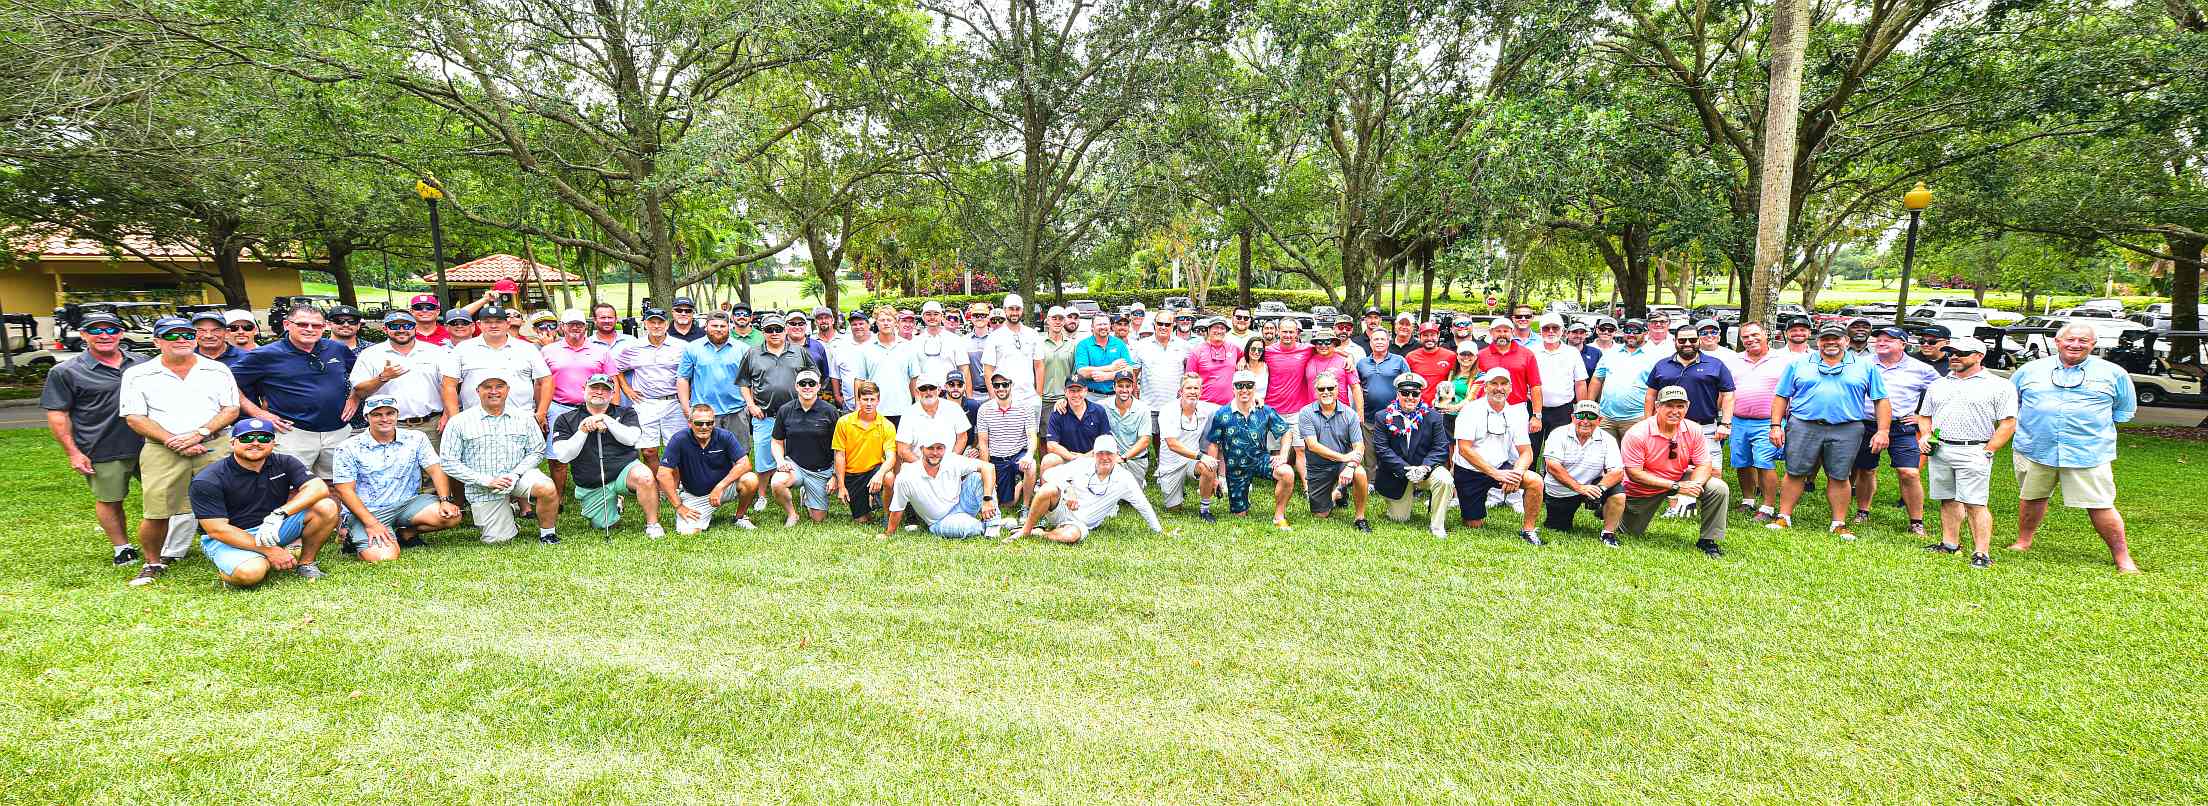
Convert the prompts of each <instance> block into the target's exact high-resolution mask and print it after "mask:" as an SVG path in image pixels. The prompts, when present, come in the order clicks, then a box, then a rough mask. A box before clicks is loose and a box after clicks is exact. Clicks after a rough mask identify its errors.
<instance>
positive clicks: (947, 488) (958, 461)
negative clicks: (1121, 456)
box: [882, 429, 1093, 538]
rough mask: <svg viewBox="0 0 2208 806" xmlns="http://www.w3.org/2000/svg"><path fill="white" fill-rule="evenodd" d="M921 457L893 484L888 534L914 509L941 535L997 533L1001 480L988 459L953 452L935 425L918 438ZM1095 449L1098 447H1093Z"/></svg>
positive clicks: (884, 533)
mask: <svg viewBox="0 0 2208 806" xmlns="http://www.w3.org/2000/svg"><path fill="white" fill-rule="evenodd" d="M913 447H915V448H918V449H919V452H920V459H919V461H917V462H914V463H912V464H909V465H905V466H904V467H902V468H899V469H898V471H897V481H896V482H895V483H893V484H892V485H891V486H890V495H889V523H888V525H887V526H886V527H885V528H883V530H882V537H884V538H887V537H889V536H890V535H894V534H896V533H897V528H898V527H899V526H902V525H904V522H905V509H906V508H907V507H910V508H911V509H912V511H913V513H914V514H916V515H917V516H919V518H920V520H922V521H926V522H927V524H928V532H929V533H930V534H933V535H935V536H937V537H952V538H965V537H973V536H975V535H979V534H982V533H983V532H984V531H986V532H987V533H988V535H989V536H990V537H996V536H997V529H998V526H997V496H996V486H997V478H996V473H995V471H994V469H993V468H992V467H991V466H990V464H989V463H988V462H984V461H982V460H980V459H975V458H973V457H971V456H965V455H962V454H956V453H952V452H951V446H950V440H949V439H947V438H946V437H945V435H944V434H943V433H941V432H940V431H939V430H935V429H930V430H929V431H928V432H927V433H925V434H922V435H921V436H920V437H918V438H917V440H916V442H915V444H914V445H913ZM1092 447H1093V446H1092Z"/></svg>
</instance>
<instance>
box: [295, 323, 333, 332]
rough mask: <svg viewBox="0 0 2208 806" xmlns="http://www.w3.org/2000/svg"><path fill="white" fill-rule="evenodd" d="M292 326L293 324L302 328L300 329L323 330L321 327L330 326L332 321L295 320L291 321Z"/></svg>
mask: <svg viewBox="0 0 2208 806" xmlns="http://www.w3.org/2000/svg"><path fill="white" fill-rule="evenodd" d="M291 326H292V327H295V328H298V329H300V330H321V329H323V328H326V327H329V326H330V323H328V322H293V323H291Z"/></svg>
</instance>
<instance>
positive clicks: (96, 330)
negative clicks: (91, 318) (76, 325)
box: [84, 325, 123, 336]
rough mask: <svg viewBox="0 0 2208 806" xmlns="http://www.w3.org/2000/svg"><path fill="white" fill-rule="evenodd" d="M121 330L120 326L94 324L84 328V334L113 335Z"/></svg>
mask: <svg viewBox="0 0 2208 806" xmlns="http://www.w3.org/2000/svg"><path fill="white" fill-rule="evenodd" d="M121 332H123V329H122V328H119V327H110V326H107V325H96V326H93V327H88V328H85V329H84V335H87V336H113V335H115V334H117V333H121Z"/></svg>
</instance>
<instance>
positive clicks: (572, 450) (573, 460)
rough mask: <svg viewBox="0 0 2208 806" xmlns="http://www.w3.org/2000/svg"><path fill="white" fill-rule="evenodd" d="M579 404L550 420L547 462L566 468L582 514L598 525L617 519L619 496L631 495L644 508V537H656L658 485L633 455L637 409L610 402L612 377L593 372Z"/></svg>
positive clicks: (638, 434) (662, 532) (638, 432)
mask: <svg viewBox="0 0 2208 806" xmlns="http://www.w3.org/2000/svg"><path fill="white" fill-rule="evenodd" d="M584 390H585V395H586V396H585V398H584V401H583V405H582V406H579V407H577V408H573V409H569V410H568V411H566V412H564V413H562V414H561V415H560V416H559V417H558V418H555V419H554V420H553V421H552V438H551V440H550V441H551V443H552V448H551V450H550V451H549V453H551V455H552V460H553V461H555V462H561V463H564V464H566V465H568V466H569V468H570V472H571V473H573V475H574V478H575V498H576V501H577V503H578V504H579V505H580V506H581V507H582V510H583V517H584V518H587V519H589V520H590V525H591V526H594V527H597V528H599V529H611V528H613V525H614V524H616V523H620V522H621V494H622V493H624V492H626V493H630V494H633V495H635V496H636V502H637V504H639V505H640V506H641V507H642V509H643V510H644V536H645V537H650V538H660V537H665V536H667V531H666V529H664V528H661V527H660V525H659V486H658V482H657V480H656V479H654V477H653V476H654V474H653V470H652V468H650V467H646V466H645V464H644V462H643V459H642V458H641V457H640V456H639V455H638V453H637V447H638V446H639V445H644V444H649V443H646V442H644V440H643V435H644V429H643V428H642V426H641V421H640V420H638V419H637V414H636V410H635V409H632V408H629V407H627V406H623V405H621V404H619V403H616V402H614V401H615V398H617V397H619V395H620V392H619V387H618V385H617V384H615V383H614V379H613V378H612V377H609V376H606V375H592V376H590V378H589V379H587V380H586V381H585V382H584Z"/></svg>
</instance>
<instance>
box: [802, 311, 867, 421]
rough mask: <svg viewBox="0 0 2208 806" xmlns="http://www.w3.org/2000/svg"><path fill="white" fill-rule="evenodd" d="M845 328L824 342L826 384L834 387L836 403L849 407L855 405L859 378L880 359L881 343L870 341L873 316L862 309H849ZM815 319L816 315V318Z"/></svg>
mask: <svg viewBox="0 0 2208 806" xmlns="http://www.w3.org/2000/svg"><path fill="white" fill-rule="evenodd" d="M847 319H848V321H847V324H848V327H846V328H844V331H843V332H842V333H838V334H836V336H835V337H834V340H833V341H831V342H829V344H828V383H829V386H830V387H831V388H833V389H835V390H836V398H835V399H836V402H837V403H838V404H839V405H841V406H843V407H845V408H850V409H856V408H858V405H859V381H863V380H866V375H867V372H868V371H869V368H870V367H872V366H873V364H874V362H875V361H877V360H880V359H879V357H878V353H879V352H880V350H881V345H880V344H877V343H875V341H874V328H873V326H872V325H873V319H871V318H869V317H868V316H867V315H866V312H865V311H852V312H851V313H850V314H848V317H847ZM816 320H817V317H816Z"/></svg>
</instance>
